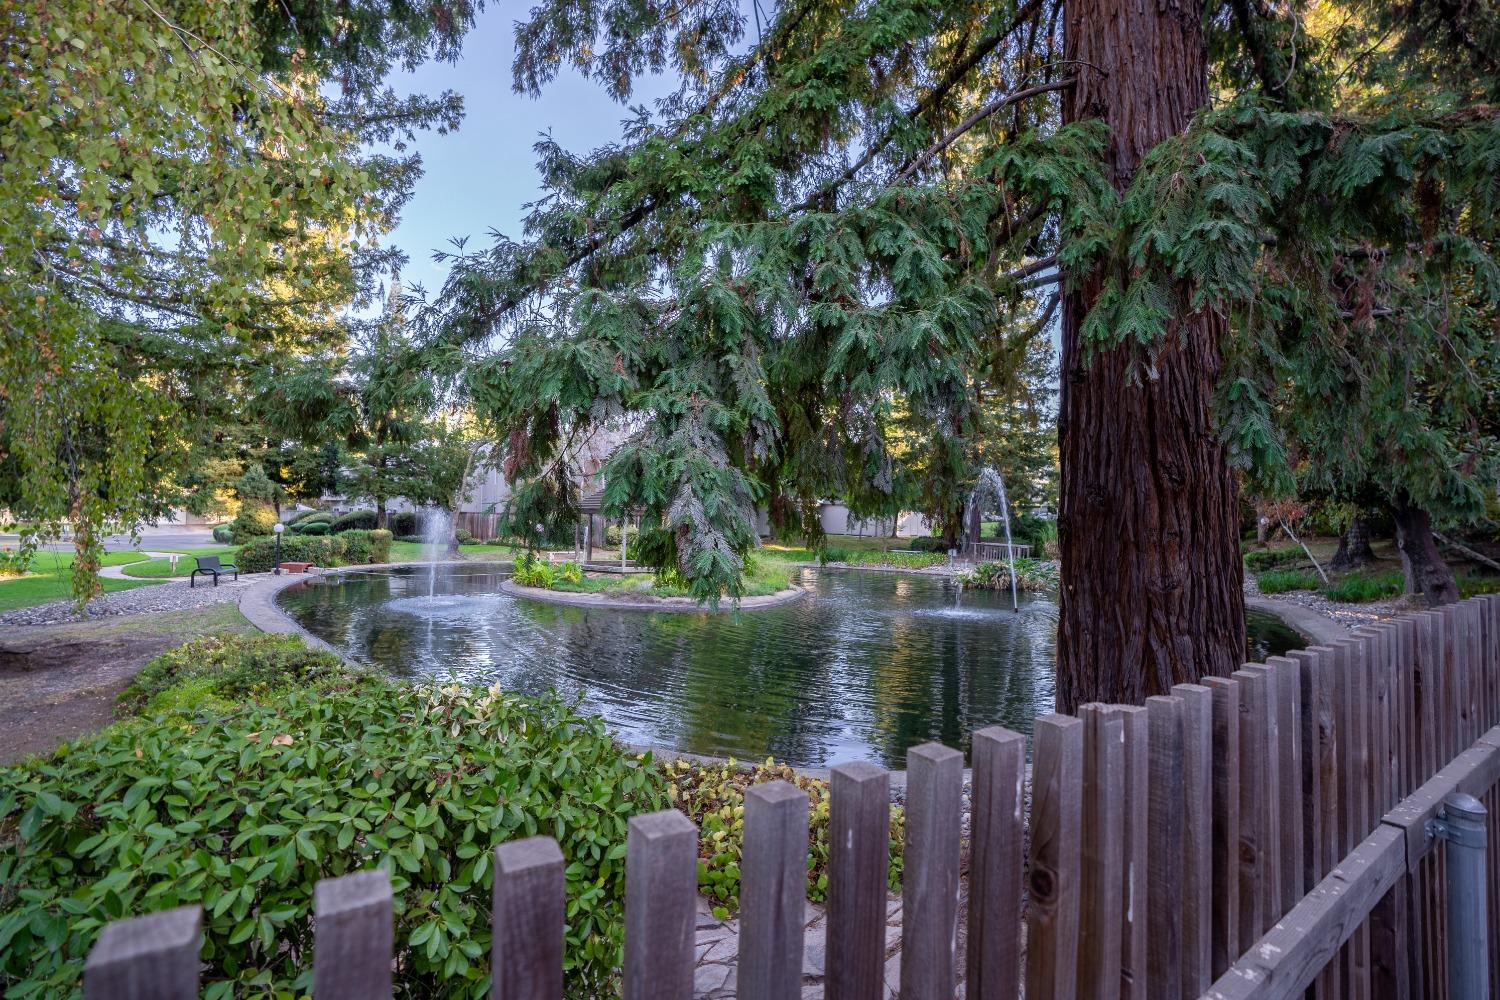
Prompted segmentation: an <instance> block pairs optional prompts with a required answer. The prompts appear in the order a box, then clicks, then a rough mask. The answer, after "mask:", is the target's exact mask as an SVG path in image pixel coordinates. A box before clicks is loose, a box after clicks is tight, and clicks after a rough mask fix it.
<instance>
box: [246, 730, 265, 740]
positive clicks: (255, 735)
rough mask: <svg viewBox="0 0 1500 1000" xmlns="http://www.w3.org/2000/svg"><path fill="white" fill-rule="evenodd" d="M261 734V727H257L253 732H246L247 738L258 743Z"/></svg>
mask: <svg viewBox="0 0 1500 1000" xmlns="http://www.w3.org/2000/svg"><path fill="white" fill-rule="evenodd" d="M260 734H261V731H260V730H259V729H257V730H256V731H255V732H253V733H246V734H245V739H247V740H252V741H254V742H257V743H258V742H260Z"/></svg>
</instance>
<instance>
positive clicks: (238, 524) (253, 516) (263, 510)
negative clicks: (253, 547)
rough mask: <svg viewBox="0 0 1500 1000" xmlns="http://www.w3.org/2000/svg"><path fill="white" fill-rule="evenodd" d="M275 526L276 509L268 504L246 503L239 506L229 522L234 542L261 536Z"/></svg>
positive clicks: (242, 541)
mask: <svg viewBox="0 0 1500 1000" xmlns="http://www.w3.org/2000/svg"><path fill="white" fill-rule="evenodd" d="M275 526H276V510H275V508H273V507H271V506H270V505H268V504H262V503H247V504H245V505H244V506H242V507H241V508H240V512H239V513H238V514H236V515H235V517H234V520H233V521H232V522H230V525H229V530H230V531H231V532H232V533H233V535H234V541H235V542H236V543H244V542H248V541H249V540H250V539H252V538H263V537H265V536H266V535H269V534H270V533H271V529H272V528H274V527H275Z"/></svg>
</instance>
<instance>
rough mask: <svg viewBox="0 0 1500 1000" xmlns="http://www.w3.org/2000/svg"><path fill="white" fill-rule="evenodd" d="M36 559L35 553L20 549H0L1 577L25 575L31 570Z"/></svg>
mask: <svg viewBox="0 0 1500 1000" xmlns="http://www.w3.org/2000/svg"><path fill="white" fill-rule="evenodd" d="M34 559H35V553H30V552H23V551H21V550H20V549H16V550H15V551H12V550H10V549H0V578H4V577H10V576H24V575H25V574H27V573H29V572H31V564H32V562H33V561H34Z"/></svg>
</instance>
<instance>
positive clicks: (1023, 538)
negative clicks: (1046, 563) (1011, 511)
mask: <svg viewBox="0 0 1500 1000" xmlns="http://www.w3.org/2000/svg"><path fill="white" fill-rule="evenodd" d="M994 537H995V538H996V539H998V540H999V541H1002V542H1003V541H1005V526H1004V525H1003V524H997V525H996V527H995V536H994ZM1010 537H1011V538H1012V539H1013V540H1014V541H1015V543H1016V544H1017V545H1030V546H1031V551H1033V552H1035V553H1038V554H1040V553H1042V552H1044V551H1046V548H1047V543H1048V542H1055V541H1057V522H1056V521H1053V520H1049V519H1048V518H1045V517H1035V516H1033V515H1031V514H1022V515H1021V516H1020V517H1018V518H1016V519H1015V520H1014V521H1012V522H1011V525H1010Z"/></svg>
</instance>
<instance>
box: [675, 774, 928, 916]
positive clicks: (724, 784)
mask: <svg viewBox="0 0 1500 1000" xmlns="http://www.w3.org/2000/svg"><path fill="white" fill-rule="evenodd" d="M661 770H662V772H663V773H665V774H666V776H667V778H668V779H669V780H670V781H671V785H670V787H669V788H668V789H667V792H668V794H669V795H670V796H671V798H672V800H673V805H675V806H676V807H677V808H678V809H681V810H682V811H683V812H684V813H686V814H687V815H688V817H689V818H690V819H692V821H693V822H694V823H697V824H698V830H699V838H698V887H699V889H700V890H701V891H702V892H703V894H704V895H705V896H707V897H708V898H709V899H710V901H712V903H713V904H714V907H715V912H716V914H717V915H718V916H719V917H720V918H721V919H722V918H723V917H725V916H727V915H728V912H729V911H730V910H732V909H734V908H736V907H738V905H739V895H740V853H741V850H742V849H743V846H744V835H745V789H746V788H748V787H750V786H751V785H754V784H759V783H761V782H763V781H776V780H781V781H787V782H790V783H792V784H794V785H796V786H797V787H798V788H800V789H802V790H803V791H804V792H806V793H807V796H808V807H809V809H808V841H809V843H808V865H807V898H808V899H810V900H812V901H813V902H815V903H821V902H822V901H823V900H825V899H826V898H827V896H828V871H827V869H828V782H826V781H820V780H818V779H816V778H809V777H806V776H804V775H801V774H798V773H797V772H796V771H793V770H792V769H791V768H789V767H786V766H784V765H778V764H776V763H775V762H774V761H771V760H767V761H766V762H765V763H764V764H760V765H758V766H757V767H755V768H754V770H742V769H740V768H739V767H738V766H737V765H736V763H735V762H734V761H732V760H731V761H729V762H727V763H717V764H695V763H691V762H689V761H685V760H677V761H667V762H663V763H662V764H661ZM904 827H905V816H904V814H903V812H902V810H901V809H900V808H892V809H891V867H890V872H889V879H890V889H891V891H892V892H899V891H900V888H901V872H902V839H903V833H904Z"/></svg>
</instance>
